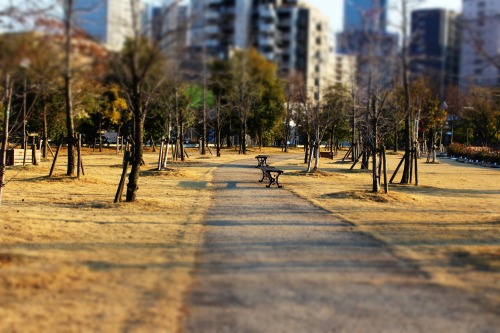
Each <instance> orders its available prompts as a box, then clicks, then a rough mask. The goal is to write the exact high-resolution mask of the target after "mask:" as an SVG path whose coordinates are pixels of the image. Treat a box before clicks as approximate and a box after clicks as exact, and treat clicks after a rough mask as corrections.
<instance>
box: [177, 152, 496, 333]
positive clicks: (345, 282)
mask: <svg viewBox="0 0 500 333" xmlns="http://www.w3.org/2000/svg"><path fill="white" fill-rule="evenodd" d="M278 158H286V155H279V157H278V156H271V157H270V158H269V161H270V162H271V163H272V162H273V161H276V160H277V159H278ZM254 165H256V161H255V159H254V158H249V159H248V160H244V161H239V162H235V163H233V164H230V165H226V166H224V167H220V168H219V169H217V170H216V171H215V173H214V185H215V186H216V188H217V190H216V192H215V195H214V199H213V204H212V208H211V210H210V212H209V214H208V216H207V218H206V225H207V229H206V235H205V242H204V245H203V249H202V253H201V254H200V255H199V262H198V266H197V269H196V271H195V280H196V283H195V284H194V285H193V287H192V289H191V291H190V293H189V294H188V295H187V298H186V301H187V304H186V311H187V316H186V318H185V321H184V331H185V332H196V333H198V332H214V333H215V332H217V333H221V332H273V333H274V332H494V331H496V329H497V328H498V327H500V317H499V316H498V314H495V313H492V312H488V311H487V310H485V309H484V308H482V307H481V305H480V304H477V303H475V302H474V300H473V299H471V298H469V297H468V296H467V295H466V294H464V293H463V291H459V290H456V289H451V288H443V287H441V286H438V285H434V284H431V283H430V281H429V280H428V279H427V277H426V276H425V274H424V273H422V272H421V271H419V269H418V268H417V267H414V266H413V265H412V264H411V263H409V262H406V261H404V260H401V259H400V258H397V257H395V256H394V255H393V253H392V252H391V250H390V248H388V247H387V246H386V245H385V244H383V243H381V242H379V241H377V240H375V239H373V238H372V237H370V236H368V235H365V234H362V233H359V232H356V228H355V227H353V226H352V225H351V224H348V223H345V222H343V221H340V220H338V219H336V218H335V217H333V216H331V214H329V213H327V212H325V211H324V210H322V209H320V208H317V207H315V206H313V205H312V204H310V203H309V202H307V201H305V200H303V199H301V198H299V197H297V196H295V195H294V194H292V193H291V192H289V191H287V190H286V174H284V175H282V176H281V177H280V182H281V183H282V185H283V186H284V188H283V189H277V188H275V187H273V188H270V189H269V188H266V187H265V184H263V183H259V182H258V180H259V179H260V177H261V172H260V170H258V169H256V168H254Z"/></svg>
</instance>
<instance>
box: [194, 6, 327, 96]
mask: <svg viewBox="0 0 500 333" xmlns="http://www.w3.org/2000/svg"><path fill="white" fill-rule="evenodd" d="M191 10H192V15H193V17H194V18H195V20H194V23H193V26H192V29H191V32H190V38H189V39H190V44H191V45H192V46H195V47H196V46H197V47H198V48H200V47H203V48H204V49H205V51H206V52H208V53H209V54H210V55H212V56H217V57H219V58H227V57H228V55H229V54H230V52H231V50H233V49H244V48H248V47H255V48H256V49H257V50H258V51H259V52H260V53H262V54H263V55H264V57H265V58H266V59H268V60H270V61H273V62H276V63H277V64H278V68H279V73H280V75H282V76H286V75H287V74H288V73H290V72H299V73H302V74H303V77H304V82H305V84H306V86H307V89H308V92H309V94H310V96H314V97H315V98H317V99H319V98H320V96H321V92H322V90H323V89H324V88H326V84H325V73H326V67H327V66H328V54H329V52H330V51H331V39H330V35H329V27H328V18H327V17H325V16H323V15H322V13H320V12H319V11H317V10H316V9H314V8H313V7H311V6H308V5H306V4H305V3H301V2H299V1H298V0H224V1H222V0H191Z"/></svg>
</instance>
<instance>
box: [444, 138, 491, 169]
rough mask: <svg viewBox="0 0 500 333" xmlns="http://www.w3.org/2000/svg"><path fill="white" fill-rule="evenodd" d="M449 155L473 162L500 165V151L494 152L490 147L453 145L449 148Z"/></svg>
mask: <svg viewBox="0 0 500 333" xmlns="http://www.w3.org/2000/svg"><path fill="white" fill-rule="evenodd" d="M448 155H449V156H454V157H464V158H467V159H469V160H473V161H476V160H477V161H483V162H489V163H497V164H499V163H500V151H499V150H492V149H490V148H488V147H470V146H465V145H463V144H460V143H452V144H451V145H450V146H449V147H448Z"/></svg>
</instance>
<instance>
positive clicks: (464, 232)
mask: <svg viewBox="0 0 500 333" xmlns="http://www.w3.org/2000/svg"><path fill="white" fill-rule="evenodd" d="M261 152H265V153H267V154H271V155H272V154H282V153H281V149H273V148H264V149H263V150H262V151H260V150H258V149H250V151H249V153H248V154H247V155H238V154H237V152H235V151H233V150H224V151H223V153H222V154H223V156H222V157H220V158H216V157H214V156H211V155H206V156H200V155H199V154H198V153H197V152H196V151H195V150H188V153H189V156H190V158H189V159H188V160H187V162H185V163H180V162H170V165H169V169H168V170H166V171H162V172H158V171H155V170H154V169H155V166H156V161H157V153H153V152H151V151H150V150H147V152H146V154H145V162H146V166H144V167H143V171H142V174H141V178H140V185H139V186H140V188H139V192H138V200H137V201H136V202H134V203H120V204H113V199H114V195H115V192H116V188H117V185H118V181H119V178H120V174H121V170H122V167H121V163H122V155H117V154H116V153H115V152H114V151H113V150H109V151H104V152H103V153H98V152H92V151H91V150H86V151H84V156H83V161H84V165H85V172H86V175H85V176H83V177H82V178H81V179H80V180H77V179H75V178H67V177H66V176H64V174H65V165H64V163H65V159H64V155H63V156H61V157H60V159H59V163H58V166H57V169H56V172H55V176H54V177H52V178H48V177H47V175H48V173H49V170H50V166H51V162H50V161H46V162H42V163H40V165H39V166H29V167H24V168H23V167H17V166H16V167H11V168H8V169H7V176H6V180H10V181H9V183H8V184H7V186H6V187H5V190H4V196H3V202H2V205H1V206H0V230H1V232H0V318H1V320H0V332H49V331H50V332H82V331H93V332H121V331H127V332H128V331H144V332H153V331H162V332H163V331H167V332H177V331H178V319H179V317H180V315H181V314H182V313H183V311H184V310H183V295H184V293H185V292H186V291H187V290H188V289H189V286H190V284H191V282H192V271H193V267H194V264H195V262H196V258H197V252H198V251H199V250H200V246H201V243H202V241H203V231H204V226H203V217H204V214H205V212H206V211H207V210H208V209H209V205H210V198H211V196H212V195H214V192H213V188H212V186H211V180H212V173H211V171H212V170H213V169H214V168H216V167H217V166H218V165H220V164H221V163H227V162H229V161H234V160H237V159H243V158H253V156H254V155H256V154H258V153H261ZM292 152H295V153H301V152H302V151H301V150H296V151H292ZM342 156H343V153H342V152H341V155H340V156H339V158H336V159H334V160H327V159H322V160H321V165H320V170H321V172H316V173H311V174H306V173H304V170H305V165H304V164H303V163H302V161H301V159H300V158H297V155H293V154H290V158H289V159H286V160H283V161H281V162H279V163H276V164H273V165H275V166H279V167H280V168H282V169H284V170H285V174H284V175H283V176H281V177H280V182H282V183H283V185H284V187H285V189H287V190H291V191H293V192H294V193H296V194H297V195H299V196H300V197H303V198H306V199H307V200H309V201H311V202H313V203H314V204H315V205H317V206H320V207H322V208H324V209H326V210H328V211H330V212H331V213H332V214H334V215H337V216H339V217H341V218H342V219H343V220H346V221H348V222H351V223H352V224H353V229H354V230H357V231H361V232H364V233H367V234H370V235H372V236H374V237H376V238H378V239H380V240H382V241H383V242H385V243H386V244H387V245H388V246H389V247H391V248H392V249H393V250H394V251H395V253H396V254H397V255H398V256H400V257H402V258H405V259H407V260H412V261H414V262H415V263H416V264H417V265H419V267H421V269H422V270H424V271H425V272H427V273H428V274H429V275H430V276H431V277H432V279H433V280H434V281H435V282H436V283H440V284H444V285H451V286H454V287H456V288H462V289H463V290H465V291H467V292H469V293H471V294H472V295H473V296H474V298H476V299H477V300H478V301H480V302H484V303H486V304H487V305H488V306H490V307H493V308H495V309H497V310H498V309H500V233H499V230H498V228H499V224H500V204H499V203H500V170H499V169H488V168H482V167H478V166H472V165H464V164H460V163H457V162H454V161H450V160H439V162H438V163H435V164H426V163H423V162H425V159H421V160H420V161H421V163H420V164H419V181H420V183H419V186H418V187H416V186H413V185H406V186H403V185H392V186H391V187H390V192H389V193H388V194H383V193H380V194H374V193H370V188H371V175H370V174H369V173H368V172H366V171H363V170H359V168H356V169H355V170H352V171H350V170H349V167H350V166H351V164H350V163H342V162H341V161H340V158H341V157H342ZM399 159H400V155H395V154H390V155H389V156H388V163H389V170H390V171H392V170H394V168H395V166H396V165H397V163H398V161H399ZM257 176H258V175H257ZM160 328H161V330H160Z"/></svg>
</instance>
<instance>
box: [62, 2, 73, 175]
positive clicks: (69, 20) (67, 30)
mask: <svg viewBox="0 0 500 333" xmlns="http://www.w3.org/2000/svg"><path fill="white" fill-rule="evenodd" d="M65 4H66V8H65V22H64V35H65V38H66V40H65V61H64V66H65V72H64V99H65V103H66V130H67V136H68V168H67V171H66V175H67V176H74V175H75V149H74V142H75V124H74V121H73V101H72V96H71V65H72V52H71V41H72V35H73V0H66V3H65Z"/></svg>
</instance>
